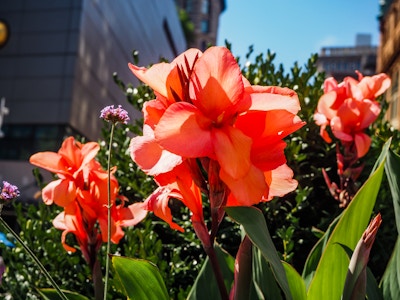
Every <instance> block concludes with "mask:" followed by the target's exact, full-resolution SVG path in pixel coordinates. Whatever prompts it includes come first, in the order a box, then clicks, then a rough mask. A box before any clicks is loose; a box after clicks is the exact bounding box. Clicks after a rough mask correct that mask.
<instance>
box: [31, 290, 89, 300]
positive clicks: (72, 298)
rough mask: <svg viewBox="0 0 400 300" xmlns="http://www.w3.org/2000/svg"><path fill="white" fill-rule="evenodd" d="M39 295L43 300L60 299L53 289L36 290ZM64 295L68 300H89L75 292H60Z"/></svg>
mask: <svg viewBox="0 0 400 300" xmlns="http://www.w3.org/2000/svg"><path fill="white" fill-rule="evenodd" d="M38 292H39V294H40V295H41V296H42V297H43V299H44V300H60V299H62V298H61V297H60V296H59V295H58V293H57V291H56V289H53V288H48V289H38ZM62 292H63V293H64V295H65V296H66V297H67V298H68V299H69V300H89V298H87V297H86V296H83V295H80V294H78V293H75V292H70V291H65V290H62Z"/></svg>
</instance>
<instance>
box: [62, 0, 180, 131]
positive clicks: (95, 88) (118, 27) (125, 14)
mask: <svg viewBox="0 0 400 300" xmlns="http://www.w3.org/2000/svg"><path fill="white" fill-rule="evenodd" d="M165 24H168V25H165ZM166 26H167V27H168V28H169V31H170V33H171V36H172V37H173V41H172V45H171V43H170V42H169V40H168V38H167V33H166V31H165V27H166ZM78 44H79V47H78V53H77V63H76V69H75V76H74V83H73V97H72V99H73V100H72V113H71V116H70V121H69V123H70V124H71V125H72V126H73V127H74V128H85V132H84V133H85V135H86V136H88V137H89V138H92V139H93V138H95V137H97V136H98V133H99V131H100V128H99V126H101V125H102V123H101V122H99V116H98V115H99V112H100V110H101V109H102V108H103V107H105V106H107V105H111V104H115V105H116V104H118V103H120V104H123V105H125V106H124V107H126V101H125V97H124V95H123V94H122V92H121V91H120V90H119V88H118V87H117V86H116V84H115V83H114V81H113V78H112V74H113V73H114V72H117V73H118V75H119V77H120V78H121V79H122V80H123V81H124V82H126V83H128V82H132V83H138V81H137V79H136V78H135V77H134V76H133V74H132V73H131V72H130V71H129V69H128V66H127V65H128V62H131V61H132V56H131V54H132V51H133V50H138V51H139V59H140V64H141V65H148V64H150V63H156V62H158V61H159V58H161V57H165V58H167V59H169V60H172V59H173V58H174V57H175V56H176V55H177V54H178V53H181V52H183V51H184V50H185V49H186V41H185V39H184V35H183V31H182V28H181V25H180V22H179V19H178V15H177V11H176V7H175V4H174V1H173V0H162V1H160V0H151V1H149V0H135V1H100V0H84V1H83V7H82V18H81V32H80V36H79V43H78ZM174 48H175V50H176V51H177V53H174ZM94 111H95V112H98V113H93V112H94ZM130 113H132V114H133V111H130Z"/></svg>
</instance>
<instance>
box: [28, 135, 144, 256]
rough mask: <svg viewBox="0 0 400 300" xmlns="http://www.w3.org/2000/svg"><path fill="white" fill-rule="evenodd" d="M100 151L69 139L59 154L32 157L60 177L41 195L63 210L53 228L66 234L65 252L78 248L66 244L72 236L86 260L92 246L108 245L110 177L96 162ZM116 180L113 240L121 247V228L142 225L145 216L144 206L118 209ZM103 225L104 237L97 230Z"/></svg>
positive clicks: (113, 184)
mask: <svg viewBox="0 0 400 300" xmlns="http://www.w3.org/2000/svg"><path fill="white" fill-rule="evenodd" d="M98 151H99V145H98V144H97V143H95V142H89V143H86V144H81V143H79V142H77V141H75V140H74V138H73V137H69V138H67V139H66V140H65V141H64V142H63V144H62V146H61V148H60V150H59V151H58V152H57V153H55V152H39V153H36V154H34V155H32V156H31V158H30V162H31V163H32V164H34V165H36V166H38V167H41V168H43V169H46V170H48V171H50V172H52V173H55V174H57V176H58V178H59V179H57V180H54V181H52V182H50V183H49V184H48V185H47V186H46V187H45V188H44V189H43V191H42V196H43V201H44V202H45V203H46V204H48V205H50V204H52V203H53V202H54V203H55V204H57V205H59V206H61V207H63V208H64V211H63V212H62V213H61V214H60V215H59V216H57V217H56V219H55V220H54V221H53V224H54V226H55V227H56V228H58V229H61V230H64V232H63V235H62V243H63V246H64V248H65V249H66V250H68V251H75V248H73V247H71V246H69V245H67V244H66V243H65V237H66V234H67V233H69V232H71V233H73V234H74V235H75V236H76V238H77V241H78V244H79V245H80V248H81V250H82V252H83V254H84V256H85V258H88V257H90V252H91V251H90V249H89V246H90V245H92V246H93V245H96V246H95V247H97V248H98V247H99V246H100V245H101V242H102V241H107V185H108V183H107V180H108V174H107V172H106V171H104V170H103V169H102V168H101V166H100V164H99V162H97V161H96V160H95V159H94V158H95V156H96V154H97V152H98ZM118 190H119V186H118V182H117V180H116V178H115V177H114V176H112V177H111V201H112V203H113V205H112V208H111V213H112V228H111V232H112V233H111V240H112V242H114V243H118V242H119V240H120V239H121V238H122V236H123V235H124V233H123V231H122V229H121V226H128V225H134V224H136V223H138V222H140V221H141V220H142V219H143V218H144V216H145V214H146V212H145V210H144V209H143V208H142V207H143V204H133V205H130V206H129V207H124V204H123V203H122V204H120V205H116V202H115V201H116V199H117V198H120V199H122V200H124V197H122V196H120V195H119V192H118ZM97 222H98V223H99V225H100V231H101V234H100V233H99V232H98V231H97V229H96V226H95V225H96V223H97Z"/></svg>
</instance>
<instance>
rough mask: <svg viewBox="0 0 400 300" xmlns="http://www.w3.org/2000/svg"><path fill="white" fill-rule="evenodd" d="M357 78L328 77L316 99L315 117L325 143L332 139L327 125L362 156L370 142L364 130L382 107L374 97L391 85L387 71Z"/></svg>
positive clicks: (335, 134) (337, 136)
mask: <svg viewBox="0 0 400 300" xmlns="http://www.w3.org/2000/svg"><path fill="white" fill-rule="evenodd" d="M357 74H358V80H356V79H354V78H352V77H346V78H345V79H344V80H343V82H341V83H339V84H338V83H337V81H336V80H335V79H334V78H332V77H330V78H328V79H326V80H325V83H324V95H323V96H322V97H321V98H320V99H319V101H318V107H317V111H316V112H315V115H314V120H315V122H316V124H317V125H319V126H321V136H322V137H323V138H324V140H325V141H326V142H327V143H331V142H332V139H331V137H330V136H329V134H328V132H327V131H326V128H327V126H330V128H331V130H332V133H333V135H334V136H335V137H336V138H337V139H339V140H340V141H341V142H342V143H344V144H348V143H350V144H354V146H355V149H356V152H355V153H356V155H357V157H358V158H360V157H363V156H364V155H365V154H366V153H367V152H368V149H369V147H370V144H371V138H370V137H369V136H368V135H367V134H366V133H365V132H364V131H365V129H366V128H368V127H369V125H371V124H372V123H373V122H374V121H375V120H376V118H377V117H378V115H379V113H380V111H381V109H380V105H379V103H378V102H377V101H376V97H378V96H380V95H381V94H383V93H384V92H385V91H386V90H387V89H388V88H389V86H390V78H389V77H388V76H387V75H386V74H383V73H381V74H378V75H374V76H365V77H364V76H363V75H362V74H361V73H360V72H357Z"/></svg>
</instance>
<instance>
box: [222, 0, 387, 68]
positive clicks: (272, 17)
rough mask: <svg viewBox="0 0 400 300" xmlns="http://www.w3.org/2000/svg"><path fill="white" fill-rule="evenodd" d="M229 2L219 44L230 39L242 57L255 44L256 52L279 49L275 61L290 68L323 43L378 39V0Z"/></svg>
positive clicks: (243, 0)
mask: <svg viewBox="0 0 400 300" xmlns="http://www.w3.org/2000/svg"><path fill="white" fill-rule="evenodd" d="M226 2H227V9H226V10H225V12H224V13H223V14H222V15H221V17H220V25H219V32H218V41H217V44H218V45H224V44H225V43H224V41H225V39H227V40H228V41H229V42H230V43H232V52H233V54H234V55H236V56H241V57H243V59H244V56H245V54H246V53H247V49H248V47H249V46H250V45H254V49H255V54H259V53H261V52H266V50H267V49H270V50H271V51H273V52H275V53H276V58H275V63H283V65H284V67H285V70H289V68H290V67H291V66H292V65H293V63H294V62H295V61H297V62H299V63H300V65H303V64H304V63H305V62H306V61H307V59H308V58H309V57H310V55H311V53H318V52H319V50H320V49H321V47H323V46H354V44H355V38H356V34H357V33H369V34H371V35H372V44H373V45H377V44H378V42H379V24H378V20H377V17H378V14H379V0H336V1H332V0H331V1H328V0H286V1H279V0H226ZM252 58H254V55H253V56H252V57H251V58H250V60H251V59H252ZM243 59H242V60H241V62H243Z"/></svg>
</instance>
